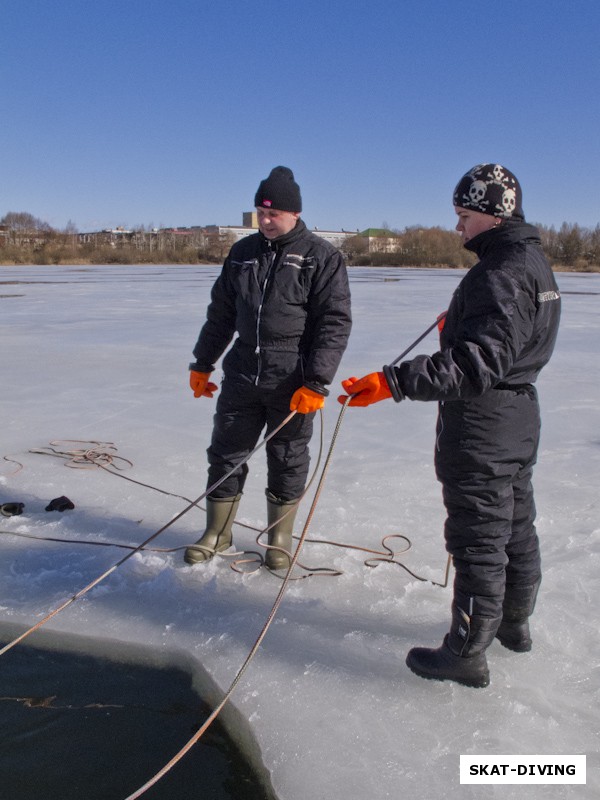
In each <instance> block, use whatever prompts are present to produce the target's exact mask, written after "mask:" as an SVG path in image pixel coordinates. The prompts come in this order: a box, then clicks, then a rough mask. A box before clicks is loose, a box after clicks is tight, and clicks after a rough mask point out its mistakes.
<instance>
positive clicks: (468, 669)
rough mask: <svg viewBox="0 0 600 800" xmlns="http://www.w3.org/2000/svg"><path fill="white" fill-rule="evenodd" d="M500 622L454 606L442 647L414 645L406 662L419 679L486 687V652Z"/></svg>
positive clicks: (488, 677) (487, 672)
mask: <svg viewBox="0 0 600 800" xmlns="http://www.w3.org/2000/svg"><path fill="white" fill-rule="evenodd" d="M499 624H500V619H499V618H497V619H494V618H490V617H479V616H472V617H469V616H468V614H466V613H464V612H463V611H461V610H460V609H457V608H456V607H454V608H453V611H452V625H451V628H450V633H447V634H446V636H445V637H444V641H443V643H442V645H441V647H438V648H436V649H432V648H427V647H413V649H412V650H409V652H408V655H407V657H406V665H407V666H408V667H409V669H411V670H412V671H413V672H414V673H415V674H416V675H419V676H420V677H421V678H430V679H433V680H438V681H455V682H456V683H461V684H462V685H463V686H471V687H473V688H475V689H481V688H483V687H484V686H488V684H489V682H490V673H489V669H488V665H487V659H486V657H485V651H486V649H487V648H488V647H489V645H490V644H491V643H492V642H493V641H494V636H495V635H496V631H497V629H498V625H499Z"/></svg>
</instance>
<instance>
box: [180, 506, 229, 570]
mask: <svg viewBox="0 0 600 800" xmlns="http://www.w3.org/2000/svg"><path fill="white" fill-rule="evenodd" d="M241 496H242V495H241V494H238V495H237V496H236V497H222V498H215V499H211V498H210V497H207V498H206V530H205V531H204V534H203V535H202V538H201V539H198V541H197V542H196V543H195V544H192V545H190V546H189V547H188V548H187V549H186V551H185V554H184V556H183V559H184V561H185V562H186V564H202V563H203V562H205V561H210V559H211V558H212V557H213V556H214V555H215V553H222V552H223V550H227V548H228V547H231V543H232V541H233V535H232V533H231V526H232V525H233V521H234V520H235V515H236V514H237V509H238V506H239V504H240V498H241Z"/></svg>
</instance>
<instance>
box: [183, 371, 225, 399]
mask: <svg viewBox="0 0 600 800" xmlns="http://www.w3.org/2000/svg"><path fill="white" fill-rule="evenodd" d="M209 378H210V372H196V371H195V370H190V388H191V390H192V391H193V392H194V397H212V396H213V394H214V392H216V391H217V389H218V388H219V387H218V386H217V384H216V383H211V382H210V381H209V380H208V379H209Z"/></svg>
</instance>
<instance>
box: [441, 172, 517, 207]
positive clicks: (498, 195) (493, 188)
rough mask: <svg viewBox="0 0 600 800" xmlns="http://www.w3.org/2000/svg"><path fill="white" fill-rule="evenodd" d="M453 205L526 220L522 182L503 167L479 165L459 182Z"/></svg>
mask: <svg viewBox="0 0 600 800" xmlns="http://www.w3.org/2000/svg"><path fill="white" fill-rule="evenodd" d="M453 202H454V205H455V206H459V207H460V208H470V209H473V211H479V212H481V213H482V214H491V215H492V216H494V217H503V218H504V219H525V214H524V213H523V207H522V204H523V193H522V192H521V187H520V185H519V181H518V180H517V179H516V177H515V176H514V175H513V174H512V172H510V170H508V169H506V167H503V166H502V165H501V164H477V166H476V167H473V169H470V170H469V171H468V172H467V174H466V175H463V177H462V178H461V179H460V181H459V182H458V184H457V186H456V189H455V190H454V198H453Z"/></svg>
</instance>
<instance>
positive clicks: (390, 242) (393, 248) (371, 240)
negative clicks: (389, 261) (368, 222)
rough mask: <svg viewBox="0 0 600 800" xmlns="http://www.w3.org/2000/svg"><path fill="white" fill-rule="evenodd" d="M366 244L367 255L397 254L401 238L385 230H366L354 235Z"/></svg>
mask: <svg viewBox="0 0 600 800" xmlns="http://www.w3.org/2000/svg"><path fill="white" fill-rule="evenodd" d="M356 235H357V236H358V237H360V239H362V240H363V241H364V242H365V243H366V251H367V252H368V253H397V252H398V250H399V249H400V244H401V241H402V237H401V236H400V234H398V233H394V232H393V231H389V230H388V229H387V228H367V229H366V230H364V231H361V232H360V233H357V234H356Z"/></svg>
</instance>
